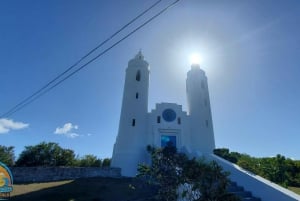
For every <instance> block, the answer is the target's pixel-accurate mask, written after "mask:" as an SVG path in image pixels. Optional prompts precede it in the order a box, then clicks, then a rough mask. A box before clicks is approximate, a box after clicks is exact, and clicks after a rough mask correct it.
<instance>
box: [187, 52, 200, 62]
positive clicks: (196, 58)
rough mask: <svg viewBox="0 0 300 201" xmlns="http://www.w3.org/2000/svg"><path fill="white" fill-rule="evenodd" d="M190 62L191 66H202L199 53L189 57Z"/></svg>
mask: <svg viewBox="0 0 300 201" xmlns="http://www.w3.org/2000/svg"><path fill="white" fill-rule="evenodd" d="M189 60H190V63H191V64H200V62H201V57H200V55H199V54H198V53H193V54H191V55H190V56H189Z"/></svg>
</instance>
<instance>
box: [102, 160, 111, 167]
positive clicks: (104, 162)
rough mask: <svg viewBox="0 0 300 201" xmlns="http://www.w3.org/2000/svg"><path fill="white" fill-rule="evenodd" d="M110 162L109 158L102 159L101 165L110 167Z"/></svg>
mask: <svg viewBox="0 0 300 201" xmlns="http://www.w3.org/2000/svg"><path fill="white" fill-rule="evenodd" d="M110 162H111V159H110V158H105V159H103V161H102V167H110Z"/></svg>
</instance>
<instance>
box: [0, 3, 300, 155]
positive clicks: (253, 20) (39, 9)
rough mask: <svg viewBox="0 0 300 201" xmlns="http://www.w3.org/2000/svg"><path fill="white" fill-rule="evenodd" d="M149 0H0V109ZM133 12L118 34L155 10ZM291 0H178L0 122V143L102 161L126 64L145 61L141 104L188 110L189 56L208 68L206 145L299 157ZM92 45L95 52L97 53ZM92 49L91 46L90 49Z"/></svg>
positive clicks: (299, 7)
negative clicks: (145, 96) (211, 140)
mask: <svg viewBox="0 0 300 201" xmlns="http://www.w3.org/2000/svg"><path fill="white" fill-rule="evenodd" d="M154 2H155V1H152V0H149V1H140V0H126V1H123V0H122V1H121V0H119V1H117V0H112V1H108V0H107V1H104V0H103V1H99V0H87V1H83V0H64V1H58V0H51V1H50V0H48V1H33V0H27V1H21V0H19V1H9V0H3V1H0V25H1V27H0V62H1V64H0V114H3V113H5V112H6V111H7V110H9V109H10V108H11V107H13V106H14V105H16V104H17V103H18V102H20V101H21V100H22V99H24V98H25V97H27V96H29V95H31V94H32V93H33V92H35V91H36V90H38V89H39V88H40V87H42V86H43V85H45V84H46V83H47V82H48V81H50V80H51V79H53V78H54V77H55V76H56V75H57V74H59V73H61V72H62V71H64V70H65V69H66V68H68V67H69V66H71V65H72V64H73V63H75V62H76V61H77V60H78V59H80V58H81V57H82V56H83V55H84V54H85V53H87V52H88V51H89V50H91V49H92V48H94V47H95V46H96V45H97V44H99V43H100V42H101V41H103V40H104V39H106V38H107V37H109V36H110V35H111V34H112V33H114V32H115V31H116V30H117V29H119V28H120V27H121V26H123V25H125V24H126V23H127V22H129V21H130V20H131V19H132V18H134V17H135V16H137V15H138V14H139V13H141V12H142V11H143V10H145V9H146V8H148V7H149V6H150V5H152V4H153V3H154ZM171 2H172V0H165V1H162V2H161V3H160V4H158V5H157V6H156V7H155V9H153V10H152V12H150V13H148V14H147V15H146V16H144V17H143V18H141V19H140V20H138V21H137V22H136V23H134V24H133V25H132V26H130V27H129V28H128V29H127V30H126V31H124V32H122V33H121V35H120V36H119V37H117V38H116V39H114V40H113V41H111V42H110V43H109V44H107V45H106V46H105V47H104V48H106V47H108V46H110V45H111V44H112V43H113V42H115V41H117V40H118V39H120V38H121V37H122V36H124V35H125V34H126V33H128V32H129V31H130V30H132V29H133V28H134V27H136V26H138V25H139V24H141V23H142V22H144V21H145V20H146V19H148V18H149V17H150V16H152V15H153V14H155V13H156V12H158V11H159V10H160V9H162V8H163V7H165V6H166V5H167V4H169V3H171ZM299 22H300V1H298V0H286V1H284V0H279V1H271V0H270V1H269V0H231V1H227V0H226V1H225V0H215V1H211V0H207V1H206V0H203V1H202V0H181V1H179V3H178V4H176V5H175V6H174V7H172V8H170V9H169V10H168V11H167V12H165V13H164V14H162V15H161V16H160V17H158V18H157V19H155V20H154V21H152V22H151V23H150V24H148V25H147V26H145V27H144V28H142V29H141V30H139V31H138V32H136V33H135V34H134V35H132V36H131V37H129V38H128V39H126V40H125V41H123V42H122V43H120V44H119V45H118V46H116V47H115V48H113V49H112V50H110V51H109V52H107V54H105V55H104V56H102V57H100V58H99V59H98V60H96V61H95V62H94V63H92V64H91V65H89V66H88V67H87V68H85V69H83V70H82V71H80V72H79V73H77V74H76V75H75V76H73V77H71V78H70V79H68V80H66V81H65V82H63V84H61V85H59V86H58V87H57V88H55V89H53V90H52V91H50V92H49V93H47V94H46V95H44V96H42V97H41V98H39V99H38V100H36V101H34V102H33V103H32V104H30V105H28V106H27V107H25V108H24V109H22V110H20V111H18V112H16V113H15V114H13V115H12V116H10V117H7V118H5V119H0V145H6V146H14V147H15V152H16V156H18V154H19V153H20V152H21V151H22V150H23V149H24V146H28V145H36V144H38V143H40V142H42V141H46V142H57V143H59V145H60V146H62V147H63V148H69V149H73V150H74V151H75V153H76V154H79V155H80V156H82V155H85V154H94V155H96V156H98V157H100V158H104V157H111V155H112V149H113V144H114V142H115V139H116V135H117V132H118V124H119V117H120V110H121V101H122V93H123V84H124V78H125V69H126V67H127V62H128V61H129V60H130V59H131V58H133V57H134V56H135V55H136V53H137V52H138V51H139V50H140V49H141V50H142V52H143V55H144V56H145V59H146V60H147V61H148V62H149V64H150V70H151V74H150V76H151V77H150V91H149V106H148V109H149V111H150V110H151V109H153V108H154V107H155V104H156V103H161V102H172V103H173V102H174V103H178V104H181V105H182V106H183V109H184V110H185V111H186V109H187V107H186V94H185V79H186V73H187V71H188V70H189V69H190V56H191V54H193V53H197V54H199V56H200V58H201V68H202V69H203V70H205V71H206V75H207V77H208V85H209V91H210V100H211V107H212V108H211V109H212V116H213V124H214V133H215V141H216V146H217V147H219V148H221V147H227V148H229V149H230V150H232V151H238V152H241V153H247V154H250V155H252V156H258V157H261V156H274V155H276V154H278V153H279V154H283V155H285V156H287V157H291V158H294V159H300V148H299V143H300V115H299V114H300V90H299V86H300V66H299V64H300V58H299V55H300V45H299V44H300V26H299ZM104 48H102V49H101V50H104ZM101 50H99V51H98V52H100V51H101Z"/></svg>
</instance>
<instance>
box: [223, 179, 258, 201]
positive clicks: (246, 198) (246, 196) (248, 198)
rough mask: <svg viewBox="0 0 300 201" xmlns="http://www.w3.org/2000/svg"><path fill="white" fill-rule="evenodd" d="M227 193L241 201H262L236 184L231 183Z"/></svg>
mask: <svg viewBox="0 0 300 201" xmlns="http://www.w3.org/2000/svg"><path fill="white" fill-rule="evenodd" d="M227 191H228V192H230V193H232V194H234V195H236V196H237V197H239V198H240V199H241V201H261V199H260V198H256V197H253V196H252V193H251V192H250V191H246V190H245V189H244V188H243V187H242V186H239V185H238V184H237V183H236V182H230V184H229V186H228V188H227Z"/></svg>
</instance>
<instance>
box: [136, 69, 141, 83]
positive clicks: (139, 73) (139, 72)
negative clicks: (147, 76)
mask: <svg viewBox="0 0 300 201" xmlns="http://www.w3.org/2000/svg"><path fill="white" fill-rule="evenodd" d="M135 79H136V81H140V80H141V71H140V70H138V71H137V73H136V76H135Z"/></svg>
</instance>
